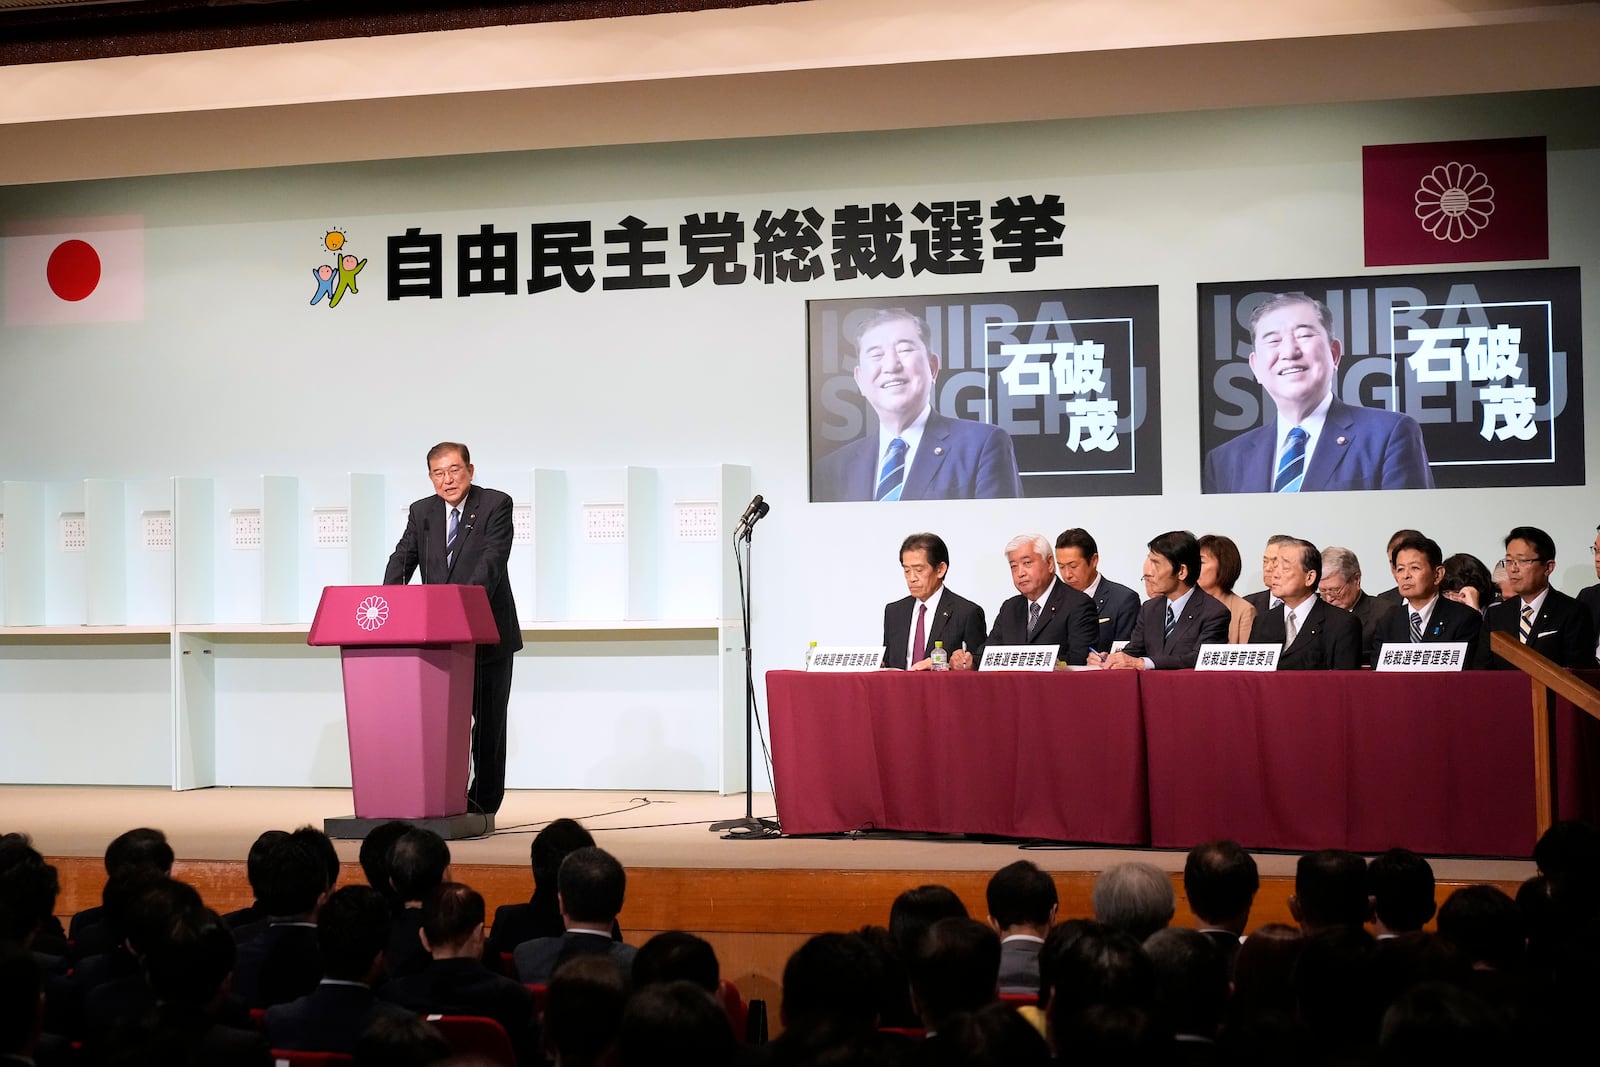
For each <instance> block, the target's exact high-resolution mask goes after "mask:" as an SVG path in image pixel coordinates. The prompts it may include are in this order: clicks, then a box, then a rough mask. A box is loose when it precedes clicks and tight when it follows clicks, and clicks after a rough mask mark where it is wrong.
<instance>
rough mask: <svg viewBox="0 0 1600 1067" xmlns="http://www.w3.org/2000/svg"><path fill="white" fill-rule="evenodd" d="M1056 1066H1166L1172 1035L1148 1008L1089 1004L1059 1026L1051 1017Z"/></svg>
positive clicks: (1051, 1033) (1169, 1061)
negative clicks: (1059, 1064) (1060, 1064)
mask: <svg viewBox="0 0 1600 1067" xmlns="http://www.w3.org/2000/svg"><path fill="white" fill-rule="evenodd" d="M1050 1040H1051V1045H1052V1046H1053V1047H1054V1049H1055V1054H1056V1060H1055V1062H1057V1063H1070V1064H1098V1065H1105V1067H1112V1065H1115V1067H1165V1065H1167V1064H1169V1063H1171V1062H1172V1060H1171V1058H1170V1054H1171V1051H1172V1039H1171V1035H1170V1034H1168V1033H1167V1031H1165V1030H1163V1029H1162V1028H1161V1026H1160V1025H1159V1024H1158V1023H1157V1021H1156V1016H1155V1013H1154V1012H1153V1011H1152V1010H1151V1009H1149V1008H1143V1007H1135V1006H1133V1005H1130V1004H1091V1005H1089V1006H1088V1007H1087V1008H1084V1009H1083V1010H1082V1011H1080V1012H1078V1013H1077V1014H1076V1015H1073V1016H1071V1017H1069V1018H1063V1019H1062V1020H1061V1021H1060V1022H1059V1023H1057V1022H1056V1019H1055V1016H1054V1015H1052V1016H1051V1017H1050Z"/></svg>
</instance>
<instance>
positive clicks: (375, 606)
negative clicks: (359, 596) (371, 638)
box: [356, 596, 389, 630]
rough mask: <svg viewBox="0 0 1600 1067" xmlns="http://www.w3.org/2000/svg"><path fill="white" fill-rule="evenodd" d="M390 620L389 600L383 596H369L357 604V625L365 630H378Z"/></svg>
mask: <svg viewBox="0 0 1600 1067" xmlns="http://www.w3.org/2000/svg"><path fill="white" fill-rule="evenodd" d="M388 621H389V602H388V601H387V600H385V599H383V597H381V596H369V597H367V599H365V600H363V601H362V602H361V603H360V604H358V605H356V625H357V626H359V627H361V628H362V629H363V630H376V629H377V628H378V627H380V626H382V625H383V624H384V623H386V622H388Z"/></svg>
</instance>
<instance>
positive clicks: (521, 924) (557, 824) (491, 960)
mask: <svg viewBox="0 0 1600 1067" xmlns="http://www.w3.org/2000/svg"><path fill="white" fill-rule="evenodd" d="M593 845H594V835H593V834H591V833H589V831H588V830H585V829H584V828H583V824H582V823H579V822H578V821H577V820H576V819H556V820H555V821H554V822H552V823H551V824H550V825H548V826H546V827H545V828H544V829H543V830H540V831H539V832H538V833H537V834H535V835H534V836H533V844H531V845H529V846H528V861H529V864H530V865H531V866H532V868H533V896H532V897H530V898H529V899H528V902H527V903H526V904H502V905H500V906H499V907H498V908H496V909H495V911H494V925H493V926H492V927H490V928H489V940H488V941H487V942H486V943H485V944H484V949H483V962H484V963H486V964H488V965H489V966H490V967H492V968H496V969H498V968H499V967H500V965H501V961H500V956H501V954H502V953H511V952H515V951H516V948H517V946H518V945H520V944H522V943H523V942H524V941H532V940H533V939H534V938H536V937H560V936H561V935H562V933H564V932H565V930H566V927H565V926H563V925H562V923H561V905H560V904H559V903H558V902H557V896H558V891H557V889H556V881H557V879H558V878H559V877H560V873H559V872H560V870H561V861H562V860H564V859H566V858H567V857H568V856H570V855H571V854H572V853H574V852H576V851H578V849H580V848H590V847H592V846H593ZM611 936H612V940H614V941H621V940H622V936H621V933H620V931H616V930H613V931H612V935H611Z"/></svg>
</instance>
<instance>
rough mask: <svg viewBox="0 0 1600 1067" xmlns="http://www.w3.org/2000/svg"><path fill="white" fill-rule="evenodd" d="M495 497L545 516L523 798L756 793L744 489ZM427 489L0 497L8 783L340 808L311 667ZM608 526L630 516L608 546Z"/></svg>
mask: <svg viewBox="0 0 1600 1067" xmlns="http://www.w3.org/2000/svg"><path fill="white" fill-rule="evenodd" d="M480 480H481V481H483V482H485V483H486V484H490V485H493V486H495V487H497V488H502V489H505V490H506V491H508V492H510V493H511V495H512V497H513V499H514V501H515V502H516V503H517V504H519V505H531V507H532V509H533V523H532V538H533V540H532V543H531V544H522V543H519V544H517V545H515V546H514V548H513V550H512V555H511V565H510V573H509V580H510V581H511V583H512V588H513V591H514V592H515V594H516V596H517V602H518V609H519V613H520V614H521V617H522V625H523V639H524V643H525V648H524V651H523V653H522V654H521V655H520V656H519V657H518V665H517V668H516V676H515V681H514V684H513V692H512V705H511V724H510V741H509V748H510V757H509V761H508V775H507V777H508V784H509V785H510V786H511V787H512V788H534V787H539V788H651V789H717V790H720V791H723V792H735V791H738V790H740V789H743V788H744V701H743V695H744V694H743V686H744V678H743V655H744V651H743V638H742V631H741V629H740V626H739V622H738V618H737V616H738V599H737V589H736V579H735V575H734V571H733V564H732V559H731V555H730V549H729V538H728V535H727V532H726V528H727V527H729V526H731V519H730V518H729V515H730V511H732V509H737V508H742V507H743V506H744V502H745V500H746V499H747V498H748V496H749V491H750V488H749V487H750V472H749V469H748V468H745V467H738V466H731V465H719V466H713V467H701V468H682V469H680V468H643V467H629V468H621V469H613V470H599V471H593V470H583V471H554V470H535V471H529V472H524V473H523V474H521V475H520V476H518V475H515V474H513V475H510V476H506V475H504V474H497V475H495V476H493V477H485V478H481V479H480ZM418 483H420V484H418ZM426 488H427V486H426V482H424V481H422V480H421V479H415V480H413V479H410V478H407V479H398V478H387V477H385V476H383V475H373V474H352V475H349V476H348V478H343V479H328V478H325V477H305V478H300V477H293V476H281V475H275V476H264V477H261V478H245V479H224V478H215V479H213V478H203V477H177V478H172V479H163V480H158V481H153V482H152V481H143V482H115V481H104V480H90V481H84V482H75V483H23V482H6V483H4V484H3V485H0V494H3V495H0V516H4V521H5V524H6V525H5V530H6V537H5V543H4V546H3V547H0V590H3V593H4V595H3V597H0V623H3V625H0V661H5V667H4V668H0V669H4V670H5V673H6V676H7V677H8V679H13V680H14V681H13V682H12V684H11V685H9V686H7V687H6V688H5V689H4V690H3V691H0V725H3V726H4V728H5V729H6V730H7V736H8V737H10V738H13V739H15V741H14V743H13V744H11V745H8V746H6V752H5V753H4V754H3V755H0V781H3V782H8V783H32V782H49V783H60V784H106V785H124V784H141V785H150V784H163V785H170V786H171V787H172V788H174V789H193V788H203V787H207V786H213V785H273V786H340V785H348V784H349V759H348V755H349V754H348V748H347V742H346V735H345V728H344V711H343V690H342V682H341V679H340V674H339V666H338V654H337V651H336V650H333V649H327V648H310V647H308V646H307V645H306V644H305V636H306V632H307V630H308V628H309V620H310V618H311V615H312V614H313V613H314V611H315V607H316V603H317V599H318V597H319V596H320V594H321V590H322V588H323V586H325V585H337V584H357V585H359V584H375V583H376V582H378V581H379V580H380V579H381V577H382V573H383V566H384V562H385V561H386V560H387V558H388V554H389V552H390V550H391V549H392V546H393V545H394V543H395V541H396V540H398V538H399V536H400V533H401V531H402V529H403V527H404V522H405V505H406V504H407V503H409V501H410V500H411V499H413V498H414V497H415V496H417V495H418V494H419V492H425V491H426ZM597 505H598V506H601V507H604V508H607V509H615V508H616V507H617V506H618V505H620V507H621V520H620V528H618V527H617V526H616V525H615V520H616V519H617V513H616V511H615V510H610V511H608V512H607V513H606V515H605V518H607V519H608V520H609V521H612V522H613V525H612V526H611V527H609V528H608V529H606V530H605V531H603V532H602V535H601V537H600V538H598V539H597V538H596V537H595V535H594V530H593V529H592V527H591V528H589V529H588V532H586V526H585V520H586V516H585V509H586V508H592V507H594V506H597ZM684 507H689V508H690V509H691V510H690V511H689V512H688V514H689V515H690V516H691V517H692V518H693V519H694V520H695V521H696V522H698V523H699V526H697V527H694V528H693V529H689V528H688V527H686V526H685V525H684V520H683V519H682V516H681V515H680V512H681V511H682V509H683V508H684ZM713 512H714V513H715V515H714V519H715V526H716V527H717V528H718V529H721V530H722V531H723V532H722V534H721V535H720V536H718V537H716V538H715V539H711V538H709V536H708V531H709V528H710V526H711V524H712V521H713ZM80 514H81V516H82V526H81V530H82V537H81V540H82V545H81V547H63V545H64V544H67V543H68V542H63V540H62V538H61V536H60V535H61V529H60V527H61V519H60V516H62V515H69V516H77V515H80ZM734 514H736V512H734ZM330 516H331V517H330ZM74 521H75V520H74ZM319 522H320V525H319ZM79 530H80V527H78V526H72V527H71V529H70V531H69V532H70V533H71V534H73V536H74V537H75V536H76V535H77V533H78V531H79ZM346 530H347V531H348V534H347V539H346V534H345V531H346ZM686 530H687V532H686ZM152 531H153V533H152ZM168 531H170V537H166V538H165V539H163V538H164V535H166V534H167V532H168ZM152 545H155V546H157V547H152ZM41 709H47V714H46V713H45V711H42V710H41Z"/></svg>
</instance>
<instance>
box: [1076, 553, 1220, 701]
mask: <svg viewBox="0 0 1600 1067" xmlns="http://www.w3.org/2000/svg"><path fill="white" fill-rule="evenodd" d="M1149 548H1150V554H1149V555H1148V556H1146V557H1145V561H1144V589H1145V592H1147V593H1149V594H1150V599H1149V600H1147V601H1145V602H1144V604H1143V606H1141V607H1140V608H1139V621H1138V622H1136V623H1135V624H1134V627H1133V636H1132V637H1131V638H1129V639H1128V643H1127V645H1126V646H1125V647H1124V648H1123V649H1122V651H1121V652H1114V653H1112V654H1110V655H1106V654H1105V653H1101V654H1100V655H1099V656H1098V657H1094V658H1092V659H1091V662H1093V663H1097V664H1098V665H1099V666H1101V667H1106V668H1109V669H1112V670H1136V671H1148V670H1178V669H1181V668H1193V667H1194V665H1195V663H1196V661H1198V660H1199V658H1200V646H1201V645H1224V644H1227V643H1228V623H1229V622H1230V621H1231V620H1232V618H1233V616H1232V614H1231V613H1230V612H1229V611H1228V608H1227V605H1225V604H1223V603H1222V601H1220V600H1218V599H1217V598H1216V597H1213V596H1211V595H1210V594H1209V593H1207V592H1206V591H1205V590H1204V589H1201V588H1200V587H1199V585H1198V584H1196V583H1198V582H1199V580H1200V539H1199V538H1197V537H1195V535H1194V534H1192V533H1190V532H1189V531H1188V530H1172V531H1170V532H1168V533H1164V534H1162V535H1161V536H1160V537H1157V538H1156V539H1155V540H1153V541H1151V542H1150V544H1149Z"/></svg>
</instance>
